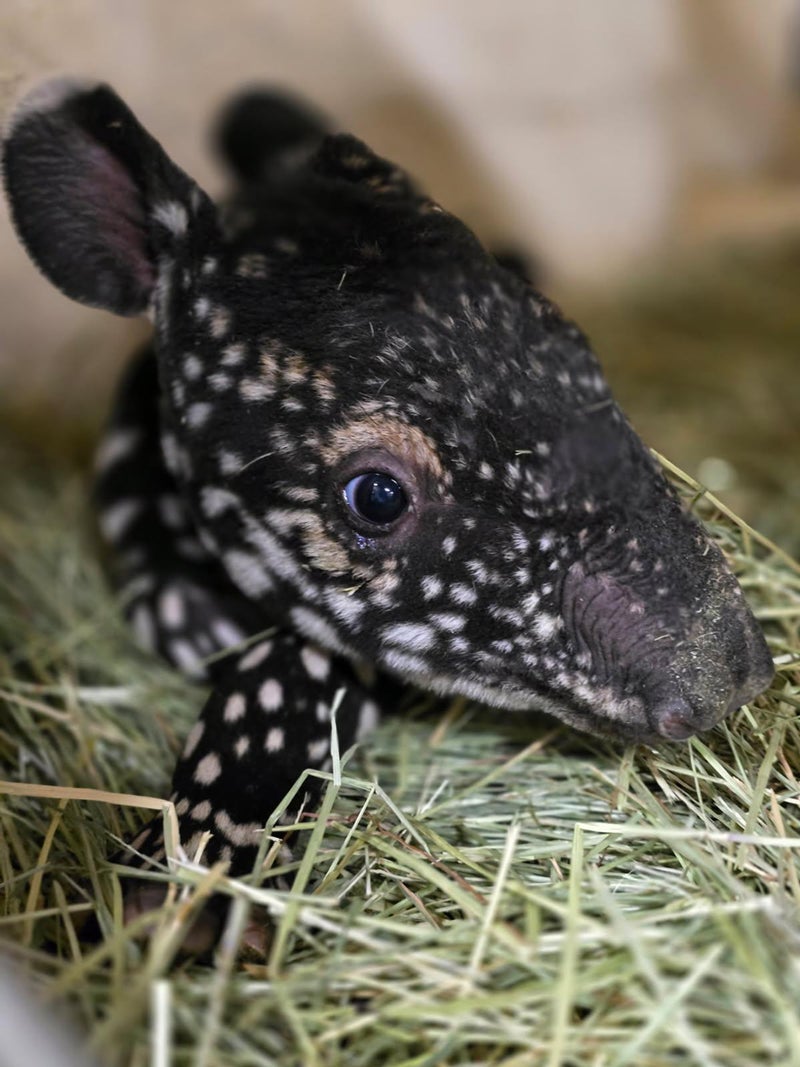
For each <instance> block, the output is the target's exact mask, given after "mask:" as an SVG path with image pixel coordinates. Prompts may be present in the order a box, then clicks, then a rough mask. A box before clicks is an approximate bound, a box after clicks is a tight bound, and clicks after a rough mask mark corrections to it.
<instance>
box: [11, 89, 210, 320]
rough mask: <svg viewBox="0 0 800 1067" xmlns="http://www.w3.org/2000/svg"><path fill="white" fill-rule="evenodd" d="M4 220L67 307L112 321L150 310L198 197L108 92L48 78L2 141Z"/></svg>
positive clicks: (203, 203) (203, 205) (205, 210)
mask: <svg viewBox="0 0 800 1067" xmlns="http://www.w3.org/2000/svg"><path fill="white" fill-rule="evenodd" d="M3 174H4V180H5V189H6V195H7V196H8V200H9V204H10V206H11V216H12V218H13V221H14V225H15V226H16V229H17V232H18V234H19V236H20V239H21V240H22V243H23V244H24V245H25V247H26V249H27V251H28V253H29V255H30V257H31V259H32V260H33V261H34V263H35V264H36V265H37V266H38V267H39V269H40V270H41V271H42V272H43V273H44V274H45V275H46V277H47V278H49V279H50V281H51V282H53V284H54V285H56V286H57V287H58V288H59V289H60V290H61V291H62V292H64V293H66V295H67V296H70V297H72V299H73V300H78V301H80V302H81V303H83V304H89V305H91V306H92V307H101V308H105V309H106V310H108V311H113V312H116V313H117V314H118V315H138V314H141V313H142V312H144V311H146V310H147V308H148V305H149V304H150V301H151V297H152V294H153V290H154V287H155V283H156V278H157V273H158V263H159V259H160V257H161V256H163V255H169V254H170V251H171V249H172V248H173V247H174V245H175V243H176V242H177V241H180V240H183V239H186V235H187V232H188V231H189V230H190V229H191V227H192V225H193V224H194V222H195V220H196V218H197V216H199V215H201V214H202V215H204V216H205V217H206V219H207V220H209V221H210V219H211V218H212V217H213V211H214V209H213V206H212V205H211V202H210V201H209V200H208V198H207V197H206V196H205V194H204V193H202V192H201V190H200V189H199V188H198V187H197V186H196V185H195V184H194V182H192V180H191V179H190V178H189V177H188V176H187V175H186V174H184V172H183V171H182V170H181V169H180V168H179V167H178V166H176V164H174V163H173V162H172V161H171V160H170V159H169V157H168V156H167V155H166V153H165V152H164V150H163V149H162V148H161V146H160V145H159V144H158V142H157V141H156V140H154V138H153V137H151V136H150V134H149V133H148V132H147V131H146V130H145V129H144V128H143V127H142V126H141V125H140V123H139V122H138V121H137V119H136V118H135V116H134V115H133V114H132V112H131V111H130V110H129V108H128V107H126V105H125V104H124V103H123V102H122V100H120V98H119V97H118V96H117V94H116V93H115V92H114V91H113V90H112V89H110V88H109V87H108V86H107V85H98V84H94V85H87V84H86V83H81V82H77V81H70V80H56V81H50V82H45V83H44V84H43V85H40V86H38V87H37V88H35V89H34V90H33V91H32V92H31V93H29V94H28V95H27V96H26V97H25V98H24V99H23V100H22V102H21V103H20V104H19V106H18V107H17V109H16V111H15V112H14V114H13V115H12V118H11V122H10V123H9V125H8V128H7V130H6V133H5V136H4V138H3Z"/></svg>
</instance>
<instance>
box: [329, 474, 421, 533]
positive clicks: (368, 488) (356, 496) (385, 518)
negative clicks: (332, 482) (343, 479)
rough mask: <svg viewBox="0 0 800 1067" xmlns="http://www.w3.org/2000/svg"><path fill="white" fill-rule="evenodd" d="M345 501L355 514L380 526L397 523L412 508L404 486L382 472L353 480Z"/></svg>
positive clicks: (345, 489) (349, 485) (345, 488)
mask: <svg viewBox="0 0 800 1067" xmlns="http://www.w3.org/2000/svg"><path fill="white" fill-rule="evenodd" d="M344 498H345V500H346V501H347V506H348V507H349V508H350V510H351V511H352V512H353V513H354V514H355V515H357V516H358V517H359V518H360V519H366V520H367V522H371V523H374V524H375V525H376V526H386V525H388V524H389V523H390V522H395V521H396V520H397V519H399V518H400V516H401V515H402V514H403V512H404V511H405V510H406V508H407V507H408V497H407V496H406V492H405V489H403V487H402V485H401V484H400V483H399V482H398V481H397V479H396V478H393V477H392V476H391V474H382V473H381V472H380V471H370V472H369V474H358V475H356V477H355V478H351V479H350V481H349V482H348V483H347V485H346V486H345V487H344Z"/></svg>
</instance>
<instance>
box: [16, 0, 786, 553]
mask: <svg viewBox="0 0 800 1067" xmlns="http://www.w3.org/2000/svg"><path fill="white" fill-rule="evenodd" d="M60 73H71V74H78V75H81V76H97V77H101V78H104V79H107V80H109V81H111V82H113V84H114V86H115V87H116V88H117V90H118V91H119V92H120V93H121V94H122V95H123V97H125V99H126V100H127V102H128V103H129V104H130V105H131V106H132V107H133V109H134V110H135V111H136V113H137V114H138V116H139V117H140V119H141V120H142V121H143V122H144V123H145V125H147V126H148V127H149V128H150V130H151V131H152V132H153V133H154V134H155V135H156V136H157V137H158V138H159V139H160V140H162V141H163V142H164V143H165V145H166V147H167V149H168V151H169V152H170V154H171V155H172V156H173V158H175V159H176V160H177V161H178V162H179V163H180V164H181V165H182V166H183V167H184V168H185V169H186V170H188V171H189V172H190V173H191V174H192V175H193V176H194V177H196V178H197V179H198V180H199V181H200V182H201V184H203V185H204V186H205V187H206V188H207V189H208V190H209V191H210V192H212V193H213V192H220V191H221V189H222V186H221V177H220V174H219V172H218V170H217V169H216V166H215V163H214V160H213V159H212V158H211V157H210V155H209V153H208V150H207V145H206V141H205V133H206V130H207V127H208V121H209V118H210V116H211V115H212V114H213V113H214V112H215V110H216V108H217V107H218V105H219V104H220V102H221V101H222V100H223V99H224V98H225V96H226V95H227V94H228V93H230V92H232V91H234V90H235V89H237V88H239V87H240V86H241V85H242V83H245V82H252V81H269V82H273V83H278V84H282V85H285V86H287V87H290V88H292V89H294V90H296V91H298V92H300V93H302V94H305V95H307V96H309V97H310V98H311V99H312V100H314V101H316V102H317V103H318V104H321V105H322V106H323V107H324V108H325V109H327V111H328V112H329V113H330V114H331V115H332V116H334V117H335V119H336V120H338V122H339V123H340V124H341V126H342V127H343V128H348V129H350V130H352V131H353V132H355V133H357V134H358V135H359V136H361V137H362V138H363V139H364V140H366V141H368V142H369V143H370V144H371V145H372V146H373V147H374V148H375V149H376V150H378V151H380V152H381V153H383V154H385V155H387V156H389V157H391V158H393V159H395V160H396V161H398V162H400V163H402V164H403V165H404V166H405V167H406V168H407V169H409V170H410V171H411V172H412V173H414V174H415V175H416V176H417V177H418V178H419V179H420V180H421V182H422V183H423V184H424V185H425V186H426V187H427V188H428V190H429V191H430V192H431V193H432V194H433V195H434V196H435V197H436V198H437V199H438V200H439V201H440V202H441V203H442V204H443V205H444V206H445V207H447V208H448V209H449V210H451V211H453V212H455V213H456V214H459V215H461V216H463V217H464V218H465V219H467V221H469V222H470V223H471V224H472V225H473V226H474V227H475V228H476V230H477V231H478V233H479V234H480V236H481V237H482V238H483V239H484V240H485V241H486V243H487V244H489V245H490V246H491V247H493V248H500V247H502V248H508V247H513V248H518V249H521V250H523V251H525V252H527V253H528V254H530V255H532V256H533V257H534V258H535V262H536V265H537V271H538V274H537V278H538V281H539V283H540V286H541V288H543V289H544V290H545V291H546V292H547V293H548V295H550V296H553V297H554V298H555V299H557V300H558V301H559V303H561V304H562V306H563V307H564V309H565V310H566V311H567V313H568V314H569V315H570V316H571V317H573V318H576V319H577V320H578V321H579V322H580V323H581V325H582V326H583V327H584V329H585V330H586V331H587V332H588V333H589V334H590V336H591V338H592V340H593V342H594V346H595V348H596V350H597V351H598V353H599V355H600V357H601V360H602V361H603V363H604V366H605V368H606V371H607V374H608V377H609V379H610V380H611V383H612V385H613V387H614V389H615V391H616V393H617V395H618V397H619V399H620V400H621V401H622V403H623V406H625V407H626V409H627V410H628V412H629V414H630V416H631V417H632V419H633V421H634V423H635V425H636V426H637V428H638V429H639V430H640V432H641V433H642V435H643V436H644V437H645V439H646V440H647V441H648V443H650V444H652V445H653V446H655V447H657V448H658V449H659V450H660V451H662V452H665V453H666V454H667V455H669V456H670V457H671V458H672V459H673V460H674V461H675V462H676V463H678V464H679V465H681V466H682V467H684V468H685V469H686V470H688V471H689V472H690V473H691V474H693V475H695V476H698V477H699V478H700V479H701V480H702V481H703V482H704V483H706V484H708V485H709V486H710V488H712V489H714V490H717V491H720V492H721V494H722V495H723V496H724V497H725V499H726V500H727V501H728V502H729V503H730V504H731V505H732V506H733V507H735V508H737V509H738V510H740V511H742V512H743V513H744V514H745V516H746V517H747V518H748V519H749V520H750V521H752V522H754V523H755V524H756V525H758V526H760V527H761V528H762V529H764V530H765V531H767V532H769V533H771V534H773V535H774V536H775V537H776V538H778V539H779V540H781V542H782V543H783V544H784V545H785V546H786V547H788V548H791V549H797V548H798V547H800V354H798V347H799V346H800V0H758V2H754V0H648V2H647V3H642V2H641V0H603V3H602V4H598V3H597V2H596V0H495V2H493V3H488V2H486V0H424V2H423V0H403V2H402V3H398V2H396V0H337V2H336V3H331V2H330V0H296V2H295V3H293V4H287V3H282V2H279V0H226V2H225V3H224V4H223V3H210V2H208V3H202V2H199V3H198V2H196V0H194V2H192V0H170V2H169V3H163V2H161V3H159V2H157V0H59V2H58V3H54V2H52V0H50V2H46V0H3V3H2V5H1V6H0V110H1V111H2V113H3V115H5V113H6V112H7V110H8V108H9V106H10V105H11V103H12V102H13V100H14V99H15V98H16V97H17V96H18V95H19V94H20V93H21V92H22V91H24V90H25V88H27V87H28V86H29V85H30V84H32V83H34V82H35V81H37V80H38V79H40V78H43V77H46V76H49V75H52V74H60ZM2 212H3V213H2V215H1V216H0V412H2V413H3V414H2V417H3V421H4V423H5V427H6V430H7V432H14V433H15V434H16V435H17V436H18V437H20V438H23V439H27V440H28V441H30V442H33V443H42V441H43V440H44V439H45V438H47V440H48V441H52V440H53V439H54V437H55V439H57V440H63V441H67V440H68V439H69V435H70V433H72V432H73V431H74V430H75V427H79V428H82V427H88V429H87V431H86V432H87V436H91V433H92V432H93V431H94V428H95V427H96V425H97V422H98V420H99V419H100V418H101V417H102V412H103V410H104V408H105V406H106V404H107V401H108V394H109V391H110V389H111V388H112V385H113V382H114V380H115V379H116V377H117V375H118V373H119V368H120V365H121V363H122V362H123V361H124V360H125V358H126V357H127V355H128V354H129V352H130V350H131V347H132V345H133V344H135V342H136V340H137V339H138V338H139V337H141V336H143V335H144V331H143V327H142V325H141V324H139V323H131V322H128V321H124V320H115V319H113V318H112V317H111V316H108V315H105V314H103V313H100V312H93V311H89V310H86V309H83V308H80V307H78V306H77V305H74V304H72V303H70V302H69V301H68V300H66V299H65V298H63V297H61V296H60V295H59V294H58V293H56V292H55V291H54V290H53V289H52V288H51V287H50V286H49V284H47V283H46V282H44V281H43V280H42V279H41V278H40V277H39V276H38V275H37V274H36V271H35V270H34V268H33V267H32V266H31V265H30V263H29V261H28V259H27V258H26V256H25V254H24V253H23V252H22V250H21V248H20V247H19V246H18V244H17V242H16V240H15V238H14V236H13V234H12V232H11V229H10V226H9V223H8V219H7V216H6V214H5V209H4V208H3V209H2ZM65 447H66V446H65Z"/></svg>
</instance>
